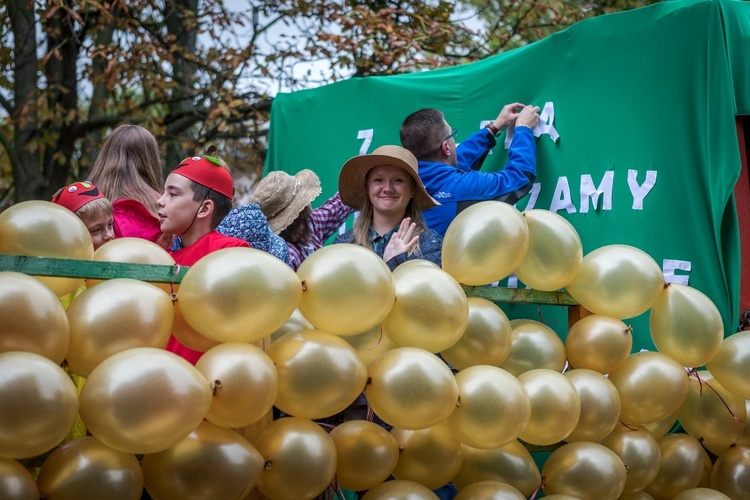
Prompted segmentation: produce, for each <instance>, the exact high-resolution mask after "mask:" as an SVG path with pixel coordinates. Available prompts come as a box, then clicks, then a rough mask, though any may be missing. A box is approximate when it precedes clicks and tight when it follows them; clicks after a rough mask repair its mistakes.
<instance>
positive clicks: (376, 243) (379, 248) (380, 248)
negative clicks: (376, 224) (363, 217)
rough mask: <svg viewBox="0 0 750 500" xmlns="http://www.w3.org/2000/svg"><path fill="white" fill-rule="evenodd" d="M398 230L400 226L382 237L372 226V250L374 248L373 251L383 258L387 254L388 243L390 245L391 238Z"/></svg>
mask: <svg viewBox="0 0 750 500" xmlns="http://www.w3.org/2000/svg"><path fill="white" fill-rule="evenodd" d="M398 229H399V226H396V227H394V228H393V229H391V230H390V231H388V232H387V233H385V234H383V235H380V234H378V232H377V231H375V230H374V229H373V228H372V226H370V233H369V235H370V248H372V251H373V252H375V253H376V254H378V255H379V256H380V257H382V256H383V254H384V253H385V247H387V246H388V243H390V241H391V237H392V236H393V234H394V233H395V232H396V231H398Z"/></svg>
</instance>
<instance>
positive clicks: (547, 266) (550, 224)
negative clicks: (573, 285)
mask: <svg viewBox="0 0 750 500" xmlns="http://www.w3.org/2000/svg"><path fill="white" fill-rule="evenodd" d="M522 215H523V217H524V218H525V219H526V224H527V225H528V227H529V248H528V250H526V256H525V257H524V259H523V261H522V262H521V264H520V265H519V266H518V267H517V268H516V269H515V270H514V271H513V273H514V274H515V275H516V276H517V277H518V279H519V280H521V281H522V282H523V283H525V284H527V285H528V286H530V287H531V288H534V289H536V290H545V291H553V290H560V289H561V288H565V287H566V286H568V284H569V283H570V282H571V281H573V278H574V277H575V275H576V274H577V273H578V269H579V268H580V267H581V260H582V259H583V250H582V247H581V238H580V237H579V236H578V232H577V231H576V229H575V228H574V227H573V225H572V224H571V223H570V222H568V221H567V220H565V219H564V218H563V217H562V216H561V215H559V214H557V213H555V212H550V211H549V210H539V209H536V210H527V211H525V212H523V214H522Z"/></svg>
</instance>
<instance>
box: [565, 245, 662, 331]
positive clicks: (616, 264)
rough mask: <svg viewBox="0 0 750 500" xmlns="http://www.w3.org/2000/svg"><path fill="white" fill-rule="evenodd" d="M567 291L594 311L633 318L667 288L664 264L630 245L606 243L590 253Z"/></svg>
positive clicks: (647, 307) (614, 316)
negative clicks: (665, 286)
mask: <svg viewBox="0 0 750 500" xmlns="http://www.w3.org/2000/svg"><path fill="white" fill-rule="evenodd" d="M567 288H568V292H570V294H571V295H572V296H573V298H574V299H576V301H577V302H578V303H579V304H581V305H582V306H583V307H585V308H586V309H588V310H589V311H591V312H592V313H594V314H601V315H603V316H609V317H612V318H620V319H622V318H632V317H633V316H638V315H639V314H641V313H644V312H646V311H647V310H648V309H649V308H650V307H651V306H652V305H653V303H654V302H655V301H656V299H657V298H658V297H659V294H661V292H662V291H663V289H664V276H663V275H662V272H661V268H660V267H659V264H657V263H656V262H655V261H654V259H653V258H651V256H650V255H648V254H647V253H646V252H644V251H642V250H639V249H637V248H635V247H631V246H628V245H607V246H603V247H600V248H597V249H596V250H594V251H593V252H591V253H589V254H587V255H586V256H585V257H584V258H583V261H582V262H581V268H580V269H579V271H578V274H576V277H575V278H573V281H572V282H571V283H570V284H569V285H568V287H567Z"/></svg>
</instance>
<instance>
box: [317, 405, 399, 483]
mask: <svg viewBox="0 0 750 500" xmlns="http://www.w3.org/2000/svg"><path fill="white" fill-rule="evenodd" d="M329 436H330V437H331V439H333V444H334V445H336V457H337V464H338V465H337V467H336V481H338V484H339V486H341V487H342V488H346V489H348V490H352V491H363V490H369V489H370V488H372V487H375V486H377V485H379V484H380V483H382V482H383V481H385V480H386V479H388V476H390V475H391V472H393V469H394V468H395V467H396V462H398V455H399V449H398V443H397V442H396V439H395V438H394V437H393V436H392V435H391V434H390V433H389V432H388V431H386V430H385V429H383V428H382V427H381V426H379V425H378V424H375V423H373V422H368V421H366V420H351V421H349V422H344V423H343V424H341V425H339V426H337V427H336V428H335V429H333V430H332V431H331V432H330V434H329Z"/></svg>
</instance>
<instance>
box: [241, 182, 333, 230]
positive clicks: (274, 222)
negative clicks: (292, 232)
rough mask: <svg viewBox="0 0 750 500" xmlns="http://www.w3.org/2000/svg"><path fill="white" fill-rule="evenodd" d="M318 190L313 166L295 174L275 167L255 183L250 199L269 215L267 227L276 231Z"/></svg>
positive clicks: (301, 208) (298, 212)
mask: <svg viewBox="0 0 750 500" xmlns="http://www.w3.org/2000/svg"><path fill="white" fill-rule="evenodd" d="M320 192H321V189H320V179H319V178H318V176H317V174H316V173H315V172H313V171H312V170H302V171H300V172H297V173H296V174H295V175H289V174H288V173H286V172H281V171H278V170H277V171H274V172H270V173H269V174H268V175H267V176H266V177H264V178H263V179H262V180H261V181H260V182H259V183H258V186H257V187H256V188H255V191H254V192H253V196H252V199H251V200H250V201H252V202H253V203H257V204H258V205H259V206H260V209H261V210H262V211H263V214H264V215H265V216H266V219H268V227H270V228H271V230H272V231H273V232H274V233H276V234H279V233H280V232H281V231H283V230H284V229H286V228H287V227H289V224H291V223H292V222H294V220H295V219H296V218H297V216H298V215H299V214H300V212H302V210H304V209H305V207H306V206H308V205H309V204H310V203H312V202H313V200H315V198H317V197H318V195H319V194H320Z"/></svg>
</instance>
